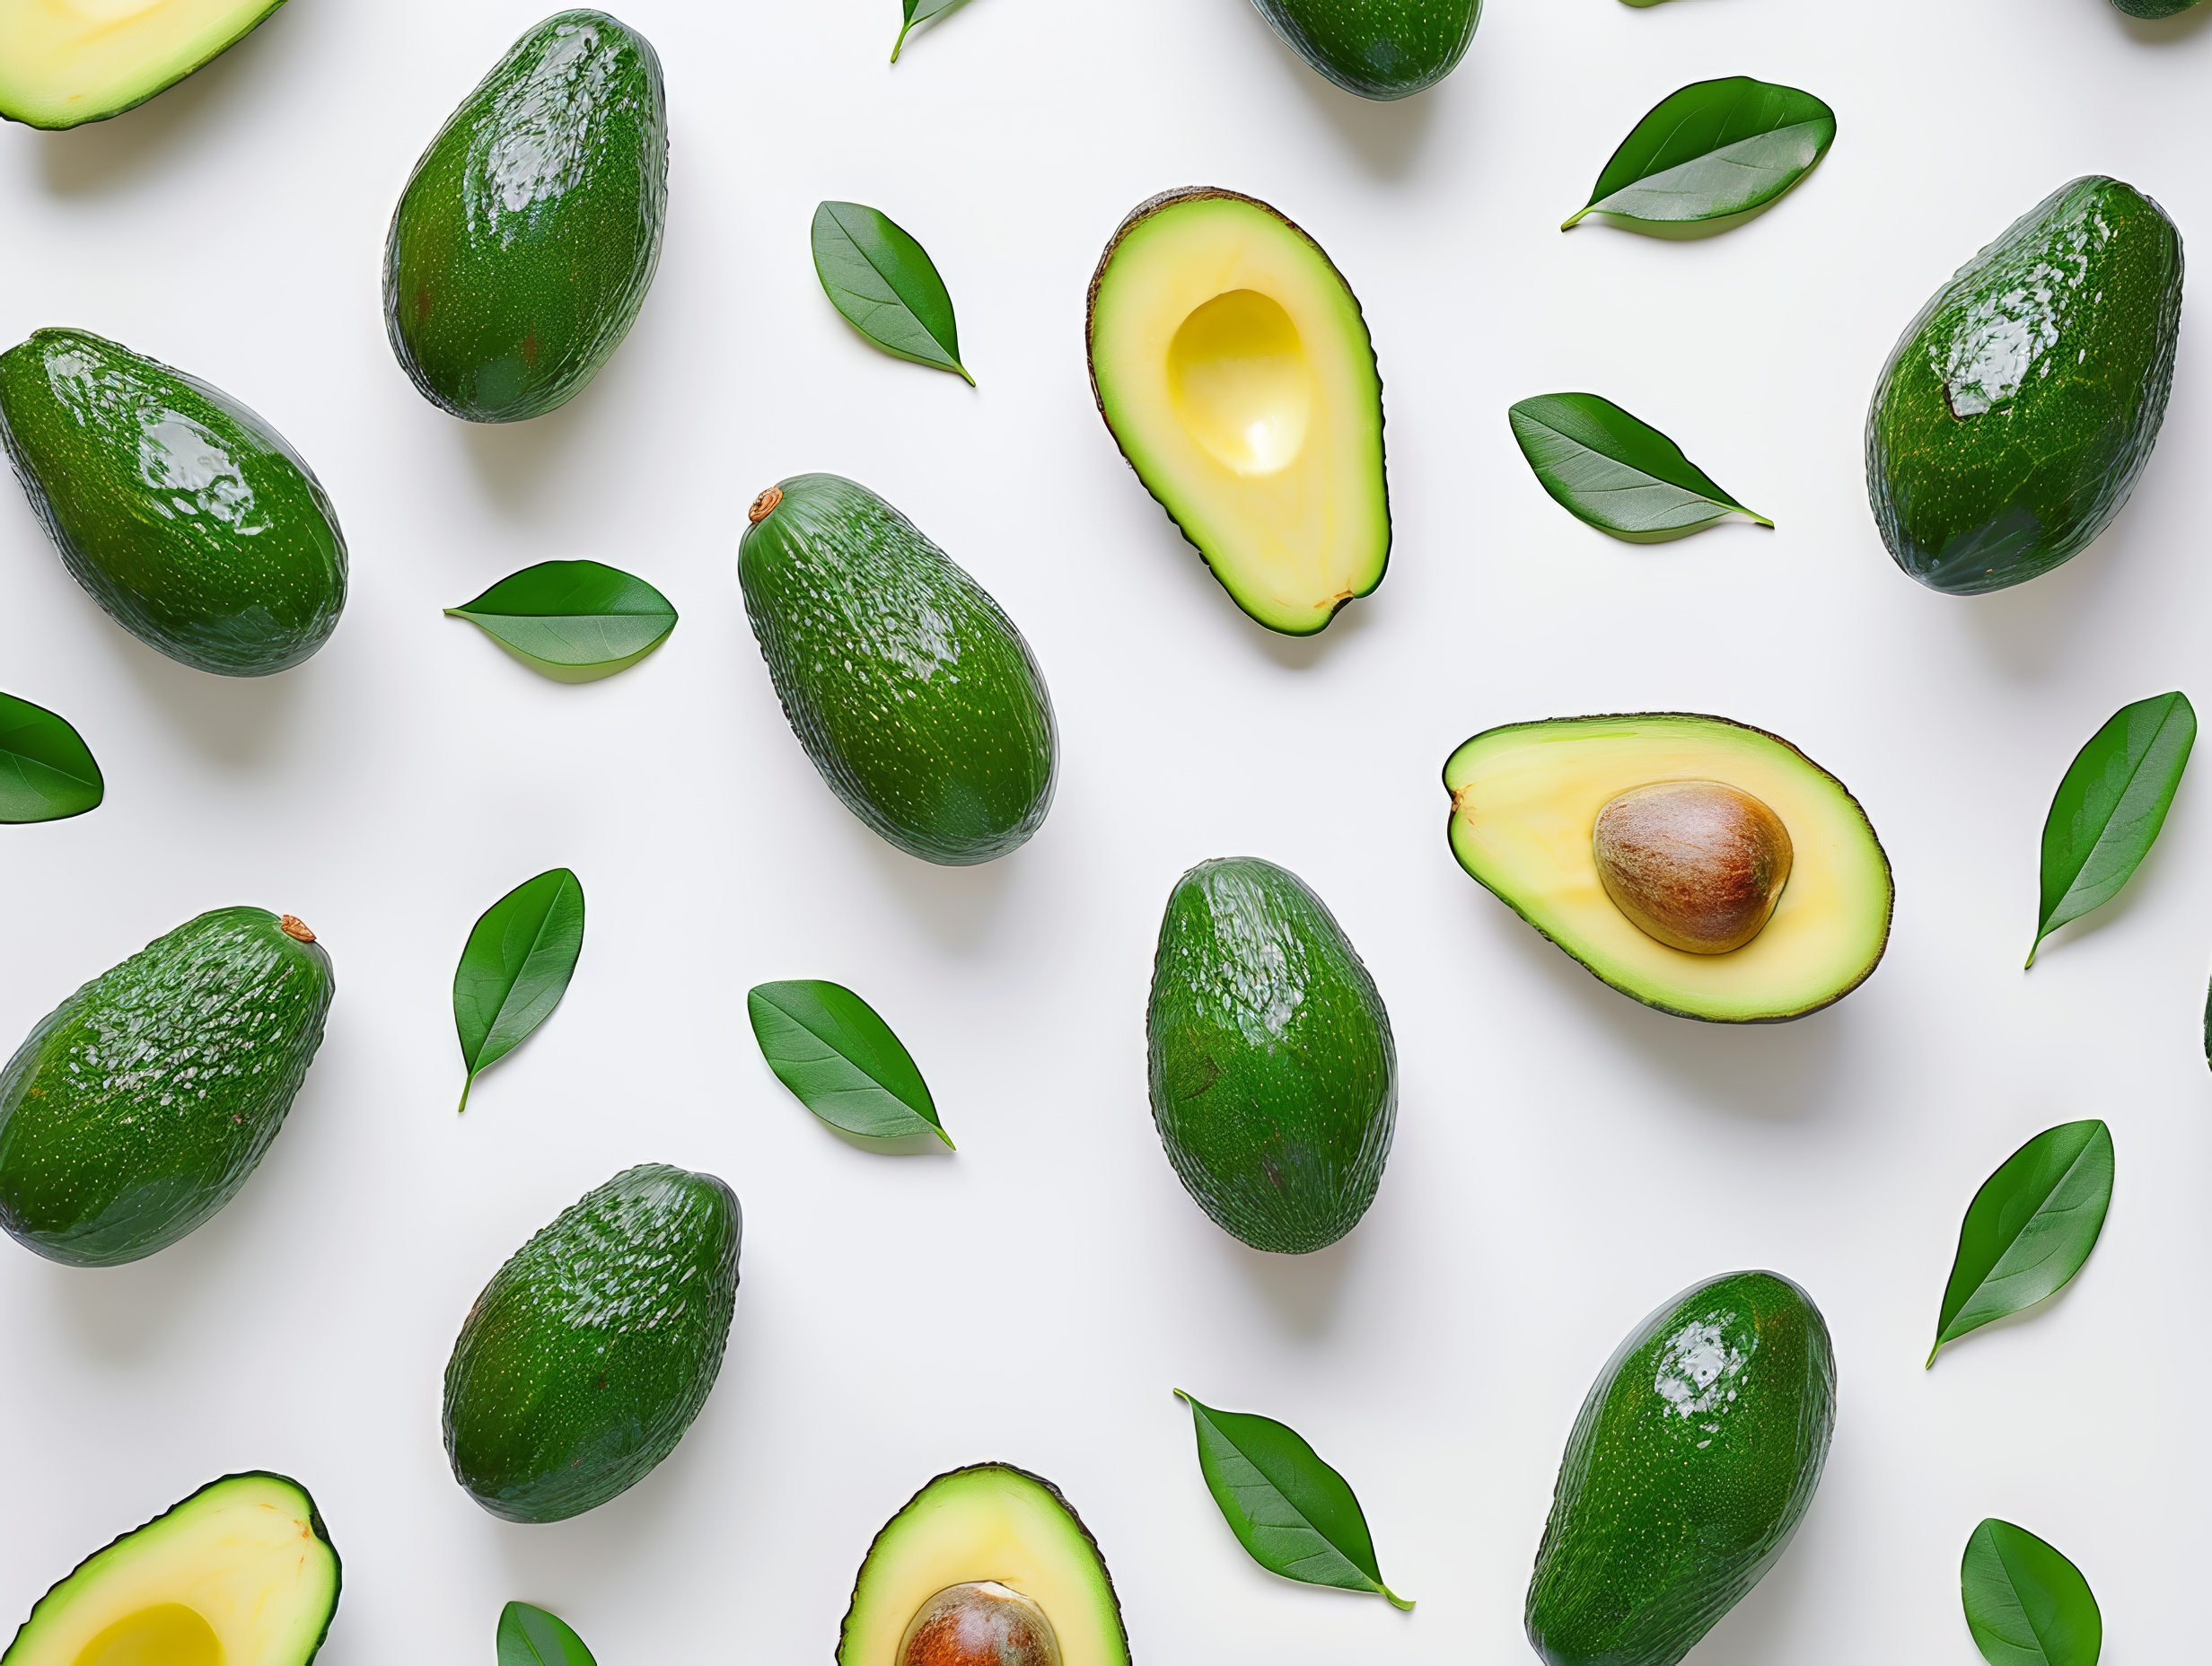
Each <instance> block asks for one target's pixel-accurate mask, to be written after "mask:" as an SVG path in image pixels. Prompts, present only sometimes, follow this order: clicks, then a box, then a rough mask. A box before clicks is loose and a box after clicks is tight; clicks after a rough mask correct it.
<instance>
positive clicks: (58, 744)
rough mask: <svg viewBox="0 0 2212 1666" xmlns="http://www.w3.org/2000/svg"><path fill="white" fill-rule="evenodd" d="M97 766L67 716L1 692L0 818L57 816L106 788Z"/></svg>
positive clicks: (77, 809) (75, 810) (89, 802)
mask: <svg viewBox="0 0 2212 1666" xmlns="http://www.w3.org/2000/svg"><path fill="white" fill-rule="evenodd" d="M107 791H108V788H107V784H106V783H105V782H104V781H102V780H101V776H100V766H99V765H98V764H96V763H94V762H93V761H92V751H91V749H89V748H88V747H86V745H85V744H84V737H83V736H82V735H80V734H79V733H77V732H76V731H75V729H73V728H71V727H70V726H69V720H68V719H67V718H66V717H63V716H61V715H58V714H57V713H54V712H49V711H48V710H47V709H46V707H44V706H33V705H32V704H31V702H30V701H29V700H19V699H17V698H16V697H14V696H13V695H12V694H0V822H22V821H60V820H65V819H66V818H67V817H70V816H81V815H83V813H84V812H85V811H88V810H92V809H96V808H98V806H99V803H100V801H101V799H102V798H103V797H105V796H106V794H107Z"/></svg>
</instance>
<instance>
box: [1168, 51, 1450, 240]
mask: <svg viewBox="0 0 2212 1666" xmlns="http://www.w3.org/2000/svg"><path fill="white" fill-rule="evenodd" d="M1250 22H1251V28H1252V30H1253V31H1254V32H1255V33H1257V34H1260V35H1264V36H1265V37H1266V38H1267V40H1268V45H1269V46H1271V47H1272V48H1274V50H1275V57H1276V61H1277V63H1279V64H1281V65H1282V66H1283V73H1284V74H1285V75H1288V76H1290V77H1291V78H1292V79H1293V80H1294V81H1295V82H1296V83H1298V91H1299V92H1303V93H1304V94H1305V96H1306V99H1307V101H1309V102H1310V103H1311V104H1312V106H1313V109H1314V111H1315V113H1316V114H1318V115H1320V116H1321V118H1322V119H1323V120H1325V121H1327V122H1328V124H1329V126H1330V127H1331V128H1332V129H1333V130H1334V131H1335V133H1336V135H1337V136H1338V137H1339V138H1340V139H1341V140H1343V141H1344V145H1345V148H1346V149H1347V150H1348V151H1349V152H1351V153H1352V154H1353V155H1355V156H1356V157H1357V158H1358V159H1359V160H1360V161H1361V162H1363V163H1365V166H1366V168H1367V170H1368V171H1369V172H1371V173H1374V174H1378V175H1380V176H1382V178H1384V179H1390V180H1396V179H1402V178H1404V177H1405V176H1406V175H1407V174H1408V173H1409V172H1410V171H1412V169H1413V164H1414V163H1415V162H1417V161H1418V160H1419V158H1420V153H1421V146H1422V144H1423V142H1424V141H1425V140H1426V138H1427V137H1428V130H1429V127H1430V126H1431V125H1432V124H1433V122H1434V121H1435V109H1436V107H1435V98H1436V93H1437V92H1438V91H1439V90H1440V89H1437V88H1431V89H1430V90H1429V91H1428V92H1417V93H1415V94H1414V95H1413V96H1412V97H1411V98H1408V99H1391V100H1387V101H1378V100H1375V99H1363V98H1361V97H1360V96H1359V95H1358V94H1356V93H1353V92H1346V91H1345V90H1344V89H1343V88H1342V87H1339V86H1338V85H1336V84H1335V83H1332V82H1330V81H1328V80H1326V79H1324V78H1323V77H1322V76H1321V75H1319V74H1318V73H1317V72H1316V71H1315V70H1314V69H1313V67H1312V66H1311V65H1310V64H1308V63H1307V62H1306V61H1305V60H1304V59H1303V58H1302V57H1299V56H1298V55H1297V54H1296V53H1295V52H1294V51H1292V50H1291V48H1289V47H1288V46H1287V45H1286V44H1285V42H1284V40H1283V39H1282V37H1281V36H1279V35H1277V33H1276V32H1275V31H1274V30H1273V29H1272V28H1271V27H1269V25H1268V21H1267V19H1265V18H1264V17H1261V16H1260V14H1259V13H1258V12H1254V13H1252V15H1251V20H1250ZM1190 183H1192V184H1194V185H1219V184H1224V181H1221V180H1192V181H1190ZM1225 183H1226V184H1227V188H1228V189H1231V190H1235V189H1240V188H1239V187H1238V186H1237V185H1236V184H1235V183H1234V182H1233V181H1228V182H1225ZM1273 206H1275V207H1276V208H1277V209H1279V210H1280V211H1281V212H1282V213H1284V214H1286V215H1289V216H1290V217H1291V218H1292V219H1293V220H1298V218H1299V215H1298V208H1297V206H1296V205H1295V204H1293V203H1277V204H1275V205H1273ZM1307 212H1309V213H1311V212H1312V210H1311V209H1310V208H1309V209H1308V211H1307ZM1300 224H1304V223H1303V221H1301V222H1300ZM1305 229H1306V231H1307V232H1308V233H1309V234H1311V235H1312V237H1313V240H1314V241H1316V242H1318V243H1320V244H1321V247H1322V249H1323V250H1327V249H1328V247H1329V243H1328V240H1327V238H1325V237H1323V236H1321V234H1320V233H1318V232H1314V229H1313V227H1312V226H1311V225H1307V226H1306V228H1305Z"/></svg>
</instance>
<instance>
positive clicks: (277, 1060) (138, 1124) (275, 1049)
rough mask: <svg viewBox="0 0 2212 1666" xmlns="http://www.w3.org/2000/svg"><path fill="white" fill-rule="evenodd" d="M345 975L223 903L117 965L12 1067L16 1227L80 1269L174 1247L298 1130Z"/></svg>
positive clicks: (0, 1110) (4, 1114) (277, 928)
mask: <svg viewBox="0 0 2212 1666" xmlns="http://www.w3.org/2000/svg"><path fill="white" fill-rule="evenodd" d="M334 987H335V980H334V979H333V978H332V976H331V971H330V957H329V954H327V953H326V952H325V951H324V950H323V948H322V945H321V944H320V943H301V942H299V941H297V940H296V939H294V938H293V937H292V936H290V935H288V934H286V933H285V931H284V929H283V928H282V926H281V925H279V924H278V921H277V917H276V916H275V915H273V914H271V913H269V912H268V910H267V909H265V908H217V909H215V911H214V912H213V913H210V914H203V915H201V916H199V917H198V919H196V920H191V921H189V922H187V923H186V924H185V925H180V926H179V927H178V928H177V929H176V930H175V931H173V932H171V933H170V934H168V935H167V936H164V937H157V938H155V939H154V942H152V943H148V944H147V945H146V946H145V948H144V949H141V950H140V951H138V952H137V953H136V954H134V955H132V956H131V957H130V959H129V960H125V961H124V962H123V963H122V964H121V965H119V966H117V967H115V968H113V969H110V970H109V971H106V972H103V973H101V975H100V976H99V977H98V978H94V979H92V982H91V983H89V984H86V985H85V986H83V988H82V989H80V990H78V991H77V992H76V993H75V995H71V996H70V997H69V998H68V999H67V1000H66V1001H65V1002H63V1003H62V1004H61V1005H60V1006H58V1007H57V1008H56V1009H55V1010H54V1011H53V1012H52V1013H49V1014H48V1016H47V1018H46V1019H45V1020H44V1021H43V1022H41V1023H40V1025H39V1026H38V1028H37V1029H35V1030H32V1031H31V1034H30V1036H29V1038H28V1039H25V1041H24V1042H23V1044H22V1047H20V1048H17V1049H16V1052H15V1057H13V1058H12V1059H10V1060H9V1061H8V1064H7V1068H6V1069H5V1070H4V1071H0V1226H4V1227H5V1228H6V1229H7V1231H8V1233H9V1235H10V1236H11V1237H13V1239H14V1240H15V1241H17V1242H18V1243H20V1244H22V1245H24V1246H26V1247H27V1248H29V1249H31V1250H37V1251H38V1252H39V1253H40V1255H42V1256H45V1257H46V1258H48V1259H49V1260H54V1261H59V1262H62V1263H64V1264H65V1265H66V1266H70V1267H114V1266H117V1265H118V1264H120V1263H122V1262H125V1261H136V1260H137V1259H139V1258H141V1257H144V1256H149V1255H152V1254H153V1253H154V1251H155V1250H162V1249H166V1248H167V1247H168V1246H169V1245H171V1244H173V1243H175V1242H176V1241H178V1240H179V1239H180V1238H182V1237H183V1236H184V1235H185V1234H186V1233H188V1232H191V1231H192V1230H193V1229H194V1228H196V1227H198V1226H200V1225H201V1224H203V1223H206V1221H207V1220H208V1219H209V1218H210V1217H212V1216H213V1215H214V1214H215V1212H216V1211H217V1210H219V1209H221V1208H222V1207H223V1206H224V1204H226V1203H228V1202H230V1200H231V1198H232V1197H233V1196H235V1195H236V1194H237V1191H238V1188H240V1187H241V1186H243V1185H244V1184H245V1183H246V1177H247V1176H249V1175H250V1174H251V1173H252V1172H253V1171H254V1166H255V1165H256V1164H257V1163H259V1162H260V1161H261V1157H262V1153H265V1152H267V1151H268V1147H269V1142H270V1141H272V1140H274V1139H275V1138H276V1131H277V1129H279V1128H280V1127H283V1126H284V1120H285V1112H286V1111H287V1110H289V1109H291V1108H292V1100H293V1097H294V1095H295V1094H296V1093H297V1092H299V1090H300V1083H301V1082H302V1081H303V1080H304V1079H305V1077H306V1075H307V1067H308V1065H310V1064H311V1063H312V1061H313V1059H314V1057H315V1049H316V1048H318V1047H320V1045H321V1042H322V1025H323V1019H324V1016H325V1014H326V1013H329V1008H330V996H331V993H332V990H333V988H334Z"/></svg>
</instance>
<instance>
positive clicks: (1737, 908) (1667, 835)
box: [1590, 781, 1790, 954]
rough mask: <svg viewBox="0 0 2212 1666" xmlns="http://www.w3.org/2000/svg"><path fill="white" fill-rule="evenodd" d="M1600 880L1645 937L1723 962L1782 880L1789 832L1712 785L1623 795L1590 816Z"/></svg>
mask: <svg viewBox="0 0 2212 1666" xmlns="http://www.w3.org/2000/svg"><path fill="white" fill-rule="evenodd" d="M1590 846H1591V852H1592V854H1593V855H1595V856H1596V858H1597V864H1598V877H1599V879H1601V880H1602V881H1604V884H1605V894H1606V895H1607V896H1609V897H1611V899H1613V904H1614V906H1615V907H1616V908H1619V910H1620V911H1621V912H1622V913H1623V914H1625V915H1627V916H1628V918H1629V919H1630V920H1631V921H1632V922H1633V923H1634V924H1635V925H1637V927H1638V928H1639V929H1640V930H1642V931H1643V932H1644V933H1645V934H1646V935H1648V936H1652V937H1655V938H1657V939H1658V940H1659V941H1660V942H1661V943H1665V944H1666V945H1667V946H1668V947H1669V948H1671V949H1683V950H1687V951H1689V952H1690V953H1691V954H1726V953H1727V952H1728V951H1730V950H1731V949H1741V948H1742V946H1743V945H1744V944H1745V943H1749V942H1751V939H1752V938H1754V937H1756V936H1758V935H1759V934H1760V929H1761V928H1762V927H1764V926H1765V925H1766V924H1767V921H1768V918H1769V916H1771V915H1772V914H1773V913H1774V905H1775V904H1776V903H1777V902H1779V901H1780V900H1781V899H1782V887H1783V886H1785V885H1786V884H1787V883H1788V882H1789V864H1790V846H1789V829H1787V828H1786V827H1784V826H1783V825H1782V819H1781V818H1780V817H1779V816H1777V815H1776V814H1775V813H1774V811H1771V810H1769V809H1768V808H1767V807H1766V805H1764V804H1762V803H1760V802H1759V801H1758V800H1757V799H1755V798H1753V797H1752V796H1751V794H1749V793H1746V792H1743V791H1742V790H1741V789H1740V788H1737V787H1733V786H1728V785H1724V784H1723V783H1721V782H1718V781H1658V782H1654V783H1653V784H1652V785H1649V786H1638V787H1630V788H1629V789H1628V791H1627V792H1625V793H1623V794H1620V796H1619V797H1618V798H1616V799H1614V800H1613V801H1612V802H1611V803H1609V804H1607V805H1606V806H1605V808H1604V809H1602V810H1601V811H1598V820H1597V826H1596V827H1595V828H1594V829H1592V832H1591V835H1590Z"/></svg>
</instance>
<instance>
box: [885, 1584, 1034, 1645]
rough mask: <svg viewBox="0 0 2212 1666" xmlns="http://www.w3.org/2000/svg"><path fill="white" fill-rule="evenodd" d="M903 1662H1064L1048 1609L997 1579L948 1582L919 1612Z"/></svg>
mask: <svg viewBox="0 0 2212 1666" xmlns="http://www.w3.org/2000/svg"><path fill="white" fill-rule="evenodd" d="M898 1666H1060V1640H1059V1638H1058V1637H1057V1636H1055V1635H1053V1631H1052V1622H1051V1621H1050V1620H1049V1619H1047V1618H1045V1611H1044V1610H1043V1609H1040V1608H1039V1607H1038V1606H1037V1605H1036V1604H1035V1603H1034V1602H1031V1600H1029V1599H1028V1598H1027V1597H1025V1596H1023V1594H1022V1593H1021V1592H1020V1591H1014V1590H1010V1589H1008V1588H1007V1587H1006V1586H1005V1585H1002V1584H1000V1583H998V1582H997V1581H996V1580H995V1579H987V1580H979V1581H977V1582H975V1583H971V1584H966V1585H948V1586H946V1587H945V1588H944V1590H943V1591H939V1592H937V1594H936V1595H935V1596H934V1597H932V1598H930V1599H929V1600H928V1601H926V1602H925V1603H923V1604H922V1606H921V1607H920V1608H918V1609H916V1610H915V1611H914V1618H912V1619H911V1620H909V1621H908V1623H907V1635H905V1636H904V1637H901V1638H900V1640H899V1661H898Z"/></svg>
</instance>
